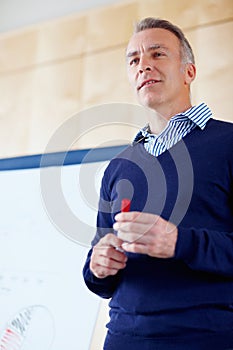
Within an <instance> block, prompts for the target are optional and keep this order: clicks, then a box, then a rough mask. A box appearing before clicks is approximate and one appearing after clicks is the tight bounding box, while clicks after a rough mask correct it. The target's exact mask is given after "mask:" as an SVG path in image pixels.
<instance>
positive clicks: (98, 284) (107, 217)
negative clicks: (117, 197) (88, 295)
mask: <svg viewBox="0 0 233 350" xmlns="http://www.w3.org/2000/svg"><path fill="white" fill-rule="evenodd" d="M107 170H108V168H107V169H106V171H105V173H104V176H103V179H102V184H101V189H100V198H99V208H98V215H97V227H96V234H95V237H94V238H93V240H92V247H93V246H95V245H96V244H97V243H98V241H99V240H100V239H101V238H102V237H104V236H105V235H106V234H108V233H113V232H114V231H113V228H112V226H113V218H112V217H113V214H112V208H111V198H110V191H109V188H108V171H107ZM91 254H92V248H91V249H90V250H89V252H88V255H87V259H86V262H85V265H84V267H83V278H84V281H85V283H86V285H87V287H88V289H89V290H90V291H91V292H93V293H95V294H97V295H99V296H100V297H102V298H106V299H108V298H111V297H112V295H113V293H114V291H115V289H116V287H117V285H118V283H119V279H120V276H121V272H120V271H119V272H118V273H117V274H116V275H114V276H108V277H105V278H97V277H96V276H95V275H94V274H93V273H92V272H91V270H90V260H91Z"/></svg>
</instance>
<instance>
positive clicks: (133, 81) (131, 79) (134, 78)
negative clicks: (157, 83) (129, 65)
mask: <svg viewBox="0 0 233 350" xmlns="http://www.w3.org/2000/svg"><path fill="white" fill-rule="evenodd" d="M127 75H128V80H129V83H130V85H131V86H132V87H135V86H136V84H137V76H136V72H134V71H133V70H132V69H127Z"/></svg>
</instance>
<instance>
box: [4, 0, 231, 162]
mask: <svg viewBox="0 0 233 350" xmlns="http://www.w3.org/2000/svg"><path fill="white" fill-rule="evenodd" d="M145 16H158V17H162V18H166V19H169V20H171V21H173V22H174V23H176V24H177V25H179V26H180V27H182V28H183V30H184V31H185V33H186V35H187V37H188V38H189V40H190V41H191V44H192V46H193V48H194V51H195V53H196V61H197V68H198V76H197V79H196V82H195V83H194V84H193V89H192V96H193V103H199V102H201V101H203V100H204V101H206V102H207V103H208V104H209V106H210V107H211V108H212V109H213V111H214V114H215V116H216V117H217V118H220V119H224V120H233V117H232V113H231V112H232V107H233V105H232V104H233V103H232V98H231V95H232V93H231V77H232V51H233V45H232V42H233V41H232V40H231V37H230V36H231V34H232V32H233V21H232V18H233V2H232V0H195V1H187V0H176V1H173V0H137V1H136V0H135V1H123V2H122V3H121V4H120V5H115V6H110V7H105V8H101V9H98V10H93V11H89V12H86V13H82V14H78V15H73V16H69V17H66V18H63V19H60V20H55V21H51V22H49V23H43V24H41V25H37V26H34V27H30V28H28V29H24V30H22V31H16V32H9V33H6V34H2V35H1V36H0V126H1V127H0V157H10V156H15V155H25V154H34V153H42V152H43V151H44V149H45V147H46V145H47V144H48V142H49V140H50V139H51V137H52V136H53V135H54V132H55V130H56V129H57V128H58V127H61V126H62V125H63V123H64V122H65V121H67V120H68V119H69V118H70V117H71V116H73V115H75V114H76V113H79V114H78V118H77V128H79V124H80V126H81V125H82V127H83V128H85V118H84V117H83V115H82V113H80V112H81V111H85V110H86V109H87V108H93V106H96V105H100V104H104V103H116V102H117V103H122V104H124V103H136V101H135V99H134V96H133V95H132V92H131V90H130V87H129V84H128V81H127V77H126V71H125V61H124V50H125V46H126V44H127V41H128V39H129V37H130V35H131V32H132V25H133V23H134V22H135V21H136V20H138V19H140V18H142V17H145ZM111 120H112V119H111ZM125 121H127V122H128V123H134V117H133V116H132V115H129V114H128V113H126V115H125ZM142 123H143V122H142ZM106 128H107V129H106V130H105V132H103V133H102V134H101V135H99V133H98V132H96V133H94V134H93V130H92V134H91V137H89V135H88V130H87V133H86V135H85V136H86V137H84V138H77V140H75V142H74V140H72V144H71V145H70V147H71V148H80V147H81V148H88V147H92V146H98V145H100V144H101V142H103V137H104V135H106V134H107V133H110V134H111V135H112V143H113V144H114V143H119V140H118V138H119V133H121V138H122V139H127V138H130V137H131V136H132V135H133V133H134V132H135V130H133V131H129V130H126V131H124V130H122V128H121V129H120V130H119V129H118V127H117V126H115V127H114V129H111V125H108V126H107V127H106ZM110 129H111V132H109V131H110ZM131 133H132V135H131ZM62 147H63V145H62V144H60V145H59V144H56V145H55V146H54V148H53V149H52V150H53V151H55V150H60V149H61V148H62Z"/></svg>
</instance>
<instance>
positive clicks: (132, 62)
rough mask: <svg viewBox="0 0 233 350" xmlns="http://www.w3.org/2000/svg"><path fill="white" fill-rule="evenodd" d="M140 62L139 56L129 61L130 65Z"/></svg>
mask: <svg viewBox="0 0 233 350" xmlns="http://www.w3.org/2000/svg"><path fill="white" fill-rule="evenodd" d="M138 62H139V58H138V57H135V58H133V59H132V60H131V61H130V62H129V65H130V66H135V65H136V64H138Z"/></svg>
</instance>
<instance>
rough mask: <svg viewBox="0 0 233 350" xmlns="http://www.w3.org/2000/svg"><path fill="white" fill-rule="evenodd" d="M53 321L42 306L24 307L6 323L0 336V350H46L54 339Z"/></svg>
mask: <svg viewBox="0 0 233 350" xmlns="http://www.w3.org/2000/svg"><path fill="white" fill-rule="evenodd" d="M54 329H55V327H54V321H53V318H52V315H51V314H50V312H49V310H48V309H47V308H46V307H44V306H42V305H31V306H28V307H25V308H23V309H21V310H19V311H18V312H16V314H15V315H13V316H12V318H11V319H10V320H9V321H8V322H7V324H6V327H5V329H4V331H3V332H2V334H1V335H0V350H32V349H33V350H41V349H43V350H48V349H49V348H50V347H51V345H52V343H53V339H54V335H55V331H54Z"/></svg>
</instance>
